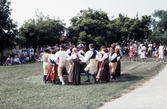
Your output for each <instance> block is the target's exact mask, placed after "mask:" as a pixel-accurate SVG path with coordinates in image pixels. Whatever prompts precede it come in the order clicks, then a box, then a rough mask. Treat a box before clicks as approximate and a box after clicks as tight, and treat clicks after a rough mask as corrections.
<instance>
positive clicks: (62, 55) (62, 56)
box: [54, 51, 69, 62]
mask: <svg viewBox="0 0 167 109" xmlns="http://www.w3.org/2000/svg"><path fill="white" fill-rule="evenodd" d="M68 57H69V55H68V53H67V52H66V51H58V52H56V54H55V59H54V60H55V61H56V62H66V61H67V58H68Z"/></svg>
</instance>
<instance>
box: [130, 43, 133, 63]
mask: <svg viewBox="0 0 167 109" xmlns="http://www.w3.org/2000/svg"><path fill="white" fill-rule="evenodd" d="M133 56H134V48H133V45H132V42H131V43H130V46H129V58H130V61H133Z"/></svg>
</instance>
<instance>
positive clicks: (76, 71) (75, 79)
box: [72, 61, 81, 85]
mask: <svg viewBox="0 0 167 109" xmlns="http://www.w3.org/2000/svg"><path fill="white" fill-rule="evenodd" d="M80 76H81V69H80V63H79V62H77V61H75V62H74V67H73V71H72V83H73V84H74V85H79V84H81V77H80Z"/></svg>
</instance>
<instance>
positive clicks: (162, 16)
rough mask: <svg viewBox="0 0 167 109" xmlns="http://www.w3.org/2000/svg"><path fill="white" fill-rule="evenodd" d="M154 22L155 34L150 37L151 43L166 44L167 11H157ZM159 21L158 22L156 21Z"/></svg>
mask: <svg viewBox="0 0 167 109" xmlns="http://www.w3.org/2000/svg"><path fill="white" fill-rule="evenodd" d="M153 17H154V19H153V20H152V25H153V33H152V34H151V35H150V36H149V39H148V40H149V41H154V42H156V43H163V44H166V42H167V41H166V40H167V36H166V35H167V11H164V10H155V11H154V13H153ZM156 19H158V20H156Z"/></svg>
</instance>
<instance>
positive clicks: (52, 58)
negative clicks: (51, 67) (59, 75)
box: [48, 54, 58, 64]
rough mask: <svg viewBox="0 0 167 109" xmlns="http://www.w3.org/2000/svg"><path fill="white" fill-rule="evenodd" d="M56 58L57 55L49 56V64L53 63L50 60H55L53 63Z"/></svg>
mask: <svg viewBox="0 0 167 109" xmlns="http://www.w3.org/2000/svg"><path fill="white" fill-rule="evenodd" d="M55 57H56V56H55V54H49V56H48V62H49V63H51V61H50V60H53V61H54V59H55ZM55 62H56V61H55ZM56 64H58V62H56Z"/></svg>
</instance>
